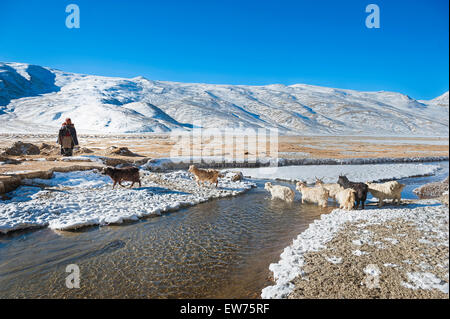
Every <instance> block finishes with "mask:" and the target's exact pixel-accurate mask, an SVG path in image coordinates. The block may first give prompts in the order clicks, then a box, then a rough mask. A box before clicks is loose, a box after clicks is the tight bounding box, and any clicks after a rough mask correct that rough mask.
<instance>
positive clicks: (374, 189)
mask: <svg viewBox="0 0 450 319" xmlns="http://www.w3.org/2000/svg"><path fill="white" fill-rule="evenodd" d="M404 187H405V185H404V184H401V183H399V182H397V181H390V182H386V183H370V182H367V183H356V182H351V181H349V180H348V178H347V177H346V176H339V179H338V181H337V183H332V184H325V183H324V182H323V181H322V180H320V179H318V178H316V183H315V185H314V186H312V187H309V186H307V185H306V183H305V182H302V181H300V182H297V184H296V189H297V190H298V191H299V192H300V193H301V195H302V203H305V202H307V203H314V204H317V205H319V206H321V207H327V206H328V199H329V198H331V199H333V200H334V201H336V202H337V203H338V204H339V208H341V209H347V210H352V209H357V208H358V207H359V205H360V204H361V208H362V209H364V203H365V201H366V199H367V194H368V193H369V192H370V193H371V194H372V196H373V197H375V198H377V199H378V206H379V207H381V206H383V202H384V200H385V199H392V200H393V203H396V204H397V205H399V204H400V200H401V196H402V190H403V188H404ZM264 189H266V190H267V191H269V192H270V193H271V195H272V199H275V198H277V199H281V200H285V201H287V202H293V201H294V197H295V192H294V190H292V188H290V187H287V186H282V185H272V183H270V182H268V183H266V184H265V186H264Z"/></svg>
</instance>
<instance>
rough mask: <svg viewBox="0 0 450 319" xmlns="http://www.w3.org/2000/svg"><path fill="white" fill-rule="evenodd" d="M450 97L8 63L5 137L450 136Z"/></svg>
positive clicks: (1, 109)
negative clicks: (253, 132) (248, 132)
mask: <svg viewBox="0 0 450 319" xmlns="http://www.w3.org/2000/svg"><path fill="white" fill-rule="evenodd" d="M448 115H449V98H448V92H446V93H444V94H443V95H442V96H440V97H437V98H435V99H433V100H430V101H423V100H415V99H413V98H411V97H409V96H407V95H403V94H400V93H395V92H384V91H382V92H360V91H354V90H344V89H334V88H327V87H319V86H312V85H306V84H295V85H289V86H286V85H280V84H273V85H265V86H248V85H215V84H199V83H178V82H166V81H152V80H148V79H146V78H143V77H137V78H132V79H125V78H114V77H103V76H94V75H82V74H75V73H68V72H63V71H59V70H54V69H51V68H47V67H41V66H37V65H30V64H23V63H2V62H0V133H11V132H16V133H44V132H55V130H57V129H58V128H59V127H60V125H61V123H62V122H63V121H64V119H65V118H66V117H70V118H72V120H73V122H74V123H75V125H76V127H77V130H78V131H79V132H85V133H146V132H170V131H173V130H183V131H188V130H191V129H192V127H193V125H200V126H202V127H208V128H241V129H245V128H253V129H257V128H278V129H279V131H280V133H282V134H296V135H378V136H410V135H414V136H448V134H449V129H448V125H449V120H448Z"/></svg>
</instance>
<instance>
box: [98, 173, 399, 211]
mask: <svg viewBox="0 0 450 319" xmlns="http://www.w3.org/2000/svg"><path fill="white" fill-rule="evenodd" d="M188 171H189V172H190V173H191V174H192V175H194V179H195V181H196V183H197V185H198V186H200V184H201V185H205V182H208V183H210V184H212V185H215V186H216V187H217V186H218V183H219V177H224V174H221V173H220V172H219V171H217V170H214V169H201V168H197V167H196V166H195V165H191V166H190V167H189V170H188ZM103 173H104V174H106V175H108V176H110V177H111V179H112V180H113V181H114V184H113V188H114V186H116V184H119V185H120V186H123V185H122V181H130V182H132V184H131V187H133V185H134V183H139V186H140V185H141V180H140V176H139V169H138V168H136V167H126V168H113V167H107V168H106V169H104V171H103ZM242 178H243V175H242V173H241V172H239V173H238V174H235V176H233V177H232V179H231V180H232V181H238V180H241V179H242ZM404 187H405V185H404V184H401V183H399V182H397V181H390V182H386V183H370V182H367V183H355V182H351V181H349V180H348V178H347V177H346V176H343V175H341V176H339V179H338V181H337V183H333V184H325V183H324V182H323V181H322V180H320V179H318V178H316V184H315V186H313V187H310V186H308V185H307V184H306V183H305V182H302V181H300V182H297V184H296V189H297V190H298V191H299V192H300V193H301V194H302V203H305V202H308V203H314V204H318V205H319V206H321V207H327V206H328V199H329V198H331V199H333V200H334V201H336V202H337V203H338V204H339V208H341V209H347V210H352V209H355V208H358V207H359V205H360V204H361V207H362V209H364V203H365V201H366V199H367V193H369V192H370V193H371V194H372V196H373V197H375V198H378V206H380V207H381V206H383V201H384V200H385V199H392V200H393V203H396V204H397V205H399V204H400V200H401V197H402V190H403V188H404ZM264 189H266V190H268V191H269V192H270V193H271V194H272V199H275V198H277V199H281V200H284V201H287V202H293V201H294V198H295V192H294V190H292V188H290V187H287V186H282V185H272V183H270V182H267V183H266V184H265V186H264Z"/></svg>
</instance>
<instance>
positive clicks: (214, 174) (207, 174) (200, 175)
mask: <svg viewBox="0 0 450 319" xmlns="http://www.w3.org/2000/svg"><path fill="white" fill-rule="evenodd" d="M188 171H189V172H190V173H192V174H193V175H194V178H195V181H196V182H197V185H198V186H200V182H201V183H202V185H205V182H209V183H210V184H213V185H216V187H217V185H218V183H219V177H223V175H222V174H220V172H219V171H216V170H214V169H201V168H197V167H196V166H195V165H191V166H189V170H188Z"/></svg>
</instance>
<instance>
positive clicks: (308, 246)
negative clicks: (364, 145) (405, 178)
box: [261, 201, 448, 298]
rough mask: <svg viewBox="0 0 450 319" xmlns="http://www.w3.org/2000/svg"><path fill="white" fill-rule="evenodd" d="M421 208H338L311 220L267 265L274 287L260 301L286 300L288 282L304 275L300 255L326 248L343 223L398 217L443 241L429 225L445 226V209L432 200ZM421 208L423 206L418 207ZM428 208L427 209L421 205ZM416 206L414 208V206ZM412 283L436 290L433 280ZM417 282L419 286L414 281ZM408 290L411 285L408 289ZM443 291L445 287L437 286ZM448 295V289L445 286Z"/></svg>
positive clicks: (289, 288) (290, 285) (442, 235)
mask: <svg viewBox="0 0 450 319" xmlns="http://www.w3.org/2000/svg"><path fill="white" fill-rule="evenodd" d="M420 203H421V205H410V206H409V207H406V208H395V209H392V208H391V209H389V208H386V209H376V211H374V209H366V210H360V211H345V210H340V209H335V210H333V211H332V212H331V213H330V214H328V215H322V216H321V218H320V219H319V220H316V221H314V223H312V224H311V225H310V226H309V227H308V229H306V230H305V231H304V232H303V233H301V234H300V235H298V237H297V238H296V239H295V240H294V241H293V243H292V245H291V246H289V247H286V248H285V249H284V251H283V253H282V254H281V259H280V261H279V262H278V263H276V264H271V265H270V267H269V268H270V270H271V271H272V272H273V275H274V279H275V281H276V283H275V285H273V286H269V287H266V288H264V289H263V290H262V293H261V297H262V298H286V297H287V296H288V295H289V294H290V293H291V292H292V290H293V289H294V284H293V283H292V280H293V279H295V278H296V277H297V276H301V275H304V272H303V271H302V267H303V266H304V257H303V256H304V255H305V254H306V253H307V252H313V251H319V250H322V249H324V248H326V244H327V242H329V241H330V240H331V239H333V237H334V236H335V235H336V234H337V233H338V232H339V231H340V230H342V229H343V228H344V226H345V224H346V223H348V222H350V223H355V222H358V221H364V222H365V225H376V224H380V223H386V222H387V221H389V220H393V219H397V218H401V219H403V220H405V222H412V223H414V224H415V225H416V227H417V229H419V230H424V231H425V230H426V231H434V232H435V235H434V236H435V238H444V239H445V238H447V240H448V228H447V231H446V233H445V232H442V231H440V230H438V229H434V228H432V227H431V226H430V225H432V224H433V223H432V222H431V221H433V220H434V219H436V218H446V219H447V224H448V210H447V209H446V208H444V207H443V206H437V204H436V202H433V201H422V202H420ZM422 205H423V206H422ZM425 205H430V206H425ZM415 206H418V207H415ZM413 277H414V278H416V279H415V280H414V283H415V285H414V287H420V288H422V289H432V288H435V287H436V281H435V280H431V279H430V278H429V276H428V277H427V279H428V280H422V279H420V278H419V279H420V280H419V279H417V277H420V276H413V275H412V276H411V278H412V279H414V278H413ZM419 281H420V285H419V284H418V282H419ZM411 287H412V286H411ZM441 288H442V290H445V287H441ZM447 292H448V287H447Z"/></svg>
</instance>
